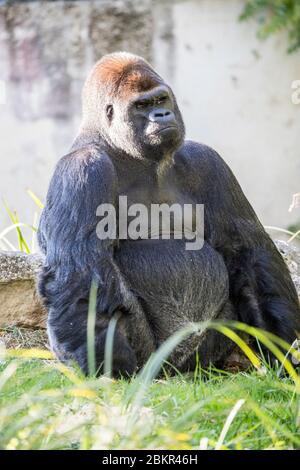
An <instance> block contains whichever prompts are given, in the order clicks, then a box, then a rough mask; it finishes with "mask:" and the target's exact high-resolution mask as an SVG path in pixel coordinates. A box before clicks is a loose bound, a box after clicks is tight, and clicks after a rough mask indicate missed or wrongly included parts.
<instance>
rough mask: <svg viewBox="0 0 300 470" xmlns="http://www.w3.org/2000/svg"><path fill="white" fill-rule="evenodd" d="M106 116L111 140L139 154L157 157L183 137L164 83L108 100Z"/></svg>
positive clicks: (176, 145)
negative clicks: (121, 97)
mask: <svg viewBox="0 0 300 470" xmlns="http://www.w3.org/2000/svg"><path fill="white" fill-rule="evenodd" d="M106 117H107V125H108V135H109V139H110V141H111V142H112V143H113V144H114V145H115V146H116V147H117V148H120V149H122V150H124V151H125V152H126V153H128V154H130V155H133V156H136V157H138V158H148V159H151V160H160V159H161V158H163V156H164V155H165V154H166V152H167V153H172V152H174V151H175V150H176V149H177V148H178V147H179V146H180V145H181V143H182V141H183V138H184V124H183V120H182V117H181V113H180V111H179V109H178V106H177V103H176V100H175V97H174V95H173V93H172V91H171V90H170V88H169V87H167V86H166V85H165V84H158V85H157V86H155V87H154V88H152V89H151V90H149V91H146V92H143V93H133V94H132V96H131V97H130V99H128V98H127V99H126V100H124V99H123V100H120V99H119V100H116V101H114V102H113V103H110V104H108V105H107V106H106Z"/></svg>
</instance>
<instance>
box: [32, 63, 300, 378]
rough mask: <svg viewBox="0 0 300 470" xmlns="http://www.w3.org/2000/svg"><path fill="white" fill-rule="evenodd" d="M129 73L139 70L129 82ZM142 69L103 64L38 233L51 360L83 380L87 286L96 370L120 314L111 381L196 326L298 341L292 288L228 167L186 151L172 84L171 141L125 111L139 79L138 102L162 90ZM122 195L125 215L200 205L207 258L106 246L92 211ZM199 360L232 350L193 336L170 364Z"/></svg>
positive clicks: (140, 115)
mask: <svg viewBox="0 0 300 470" xmlns="http://www.w3.org/2000/svg"><path fill="white" fill-rule="evenodd" d="M126 64H127V65H126ZM128 64H129V65H130V67H128ZM134 64H138V68H137V70H136V75H133V76H132V75H131V74H132V73H134V72H135V65H134ZM143 64H145V62H144V61H143V60H142V59H140V58H137V57H135V56H131V55H129V54H114V55H111V56H106V57H104V58H103V59H102V61H100V63H98V64H97V65H96V67H95V69H94V70H93V71H92V74H91V75H90V77H89V78H88V80H87V84H86V86H85V92H84V120H83V125H82V129H81V132H80V134H79V136H78V137H77V139H76V140H75V143H74V144H73V147H72V151H71V152H70V153H69V154H68V155H66V156H65V157H63V158H62V159H61V160H60V161H59V162H58V164H57V167H56V170H55V173H54V175H53V177H52V180H51V183H50V187H49V191H48V196H47V201H46V206H45V209H44V211H43V214H42V217H41V222H40V227H39V233H38V235H39V243H40V246H41V249H42V251H43V252H44V253H45V256H46V261H45V265H44V268H43V272H42V274H41V277H40V283H39V291H40V294H41V296H42V298H43V299H44V302H45V304H46V306H47V309H48V312H49V315H48V331H49V337H50V342H51V346H52V348H53V350H54V351H55V353H56V354H57V356H58V357H59V358H60V359H61V360H64V361H66V360H69V359H73V360H76V361H77V362H78V363H79V365H80V366H81V368H82V369H83V371H84V372H86V373H87V372H88V371H87V351H86V325H87V309H88V298H89V290H90V286H91V282H92V279H95V280H96V281H97V284H98V297H97V320H96V344H95V350H96V360H97V367H99V368H100V369H99V370H101V364H102V363H103V359H104V358H103V356H104V344H105V338H106V331H107V327H108V323H109V320H110V318H111V317H112V315H113V314H114V312H117V311H120V312H122V316H121V320H120V321H119V322H118V325H117V330H116V334H115V341H114V351H113V353H114V354H113V356H114V361H113V372H114V375H119V374H123V375H131V374H132V373H133V372H134V371H135V370H136V368H139V367H141V366H142V365H143V364H144V363H145V361H146V360H147V359H148V357H149V356H150V354H151V353H152V352H153V351H154V350H155V349H156V348H157V347H158V346H159V345H160V344H161V343H162V342H163V341H164V340H165V339H166V338H168V336H170V334H172V333H173V332H175V331H176V330H178V329H179V328H180V327H182V326H184V325H186V324H187V323H188V322H191V321H202V320H207V319H217V318H224V319H236V320H241V321H243V322H246V323H248V324H250V325H254V326H258V327H260V328H264V329H266V330H268V331H271V332H273V333H275V334H277V335H278V336H280V337H281V338H284V339H285V340H287V341H288V342H289V343H291V342H292V341H293V340H294V339H295V337H296V335H297V332H299V331H300V310H299V302H298V298H297V294H296V291H295V287H294V285H293V282H292V280H291V278H290V275H289V272H288V270H287V267H286V266H285V263H284V261H283V259H282V257H281V255H280V254H279V252H278V251H277V249H276V247H275V246H274V244H273V242H272V241H271V239H270V238H269V236H268V235H267V234H266V232H265V230H264V229H263V227H262V225H261V224H260V222H259V220H258V219H257V217H256V215H255V213H254V211H253V209H252V207H251V206H250V204H249V202H248V201H247V199H246V197H245V196H244V194H243V192H242V190H241V188H240V186H239V184H238V183H237V181H236V179H235V177H234V176H233V174H232V172H231V171H230V169H229V168H228V166H227V165H226V164H225V163H224V161H223V160H222V159H221V157H220V156H219V155H218V154H217V153H216V152H215V151H214V150H212V149H211V148H209V147H207V146H205V145H201V144H198V143H195V142H190V141H184V126H183V122H182V118H181V115H180V112H179V109H178V107H177V104H176V100H175V97H174V95H173V93H172V92H171V90H170V89H169V88H168V87H167V86H166V85H165V87H166V88H167V93H168V98H167V102H166V104H164V105H163V108H165V109H167V110H169V111H170V116H174V122H175V124H176V129H175V130H174V128H173V129H171V130H170V132H166V133H165V134H164V137H160V134H151V132H152V130H153V126H154V128H155V129H158V128H159V125H160V124H159V123H156V122H155V123H154V124H153V122H151V123H150V124H151V126H152V127H151V126H150V124H149V122H150V121H148V119H147V111H143V112H139V111H135V112H134V113H133V111H132V108H130V107H129V106H128V103H129V101H130V102H131V98H132V97H136V96H137V90H135V88H134V87H135V84H136V82H138V81H139V80H140V82H139V83H137V84H138V85H139V91H138V96H139V97H141V96H143V93H148V92H149V90H148V88H149V87H150V92H151V90H152V88H153V89H154V90H155V86H157V87H159V86H161V85H162V84H163V81H162V79H161V78H160V77H158V75H157V74H155V72H154V71H152V72H151V74H150V75H151V76H150V77H149V80H148V81H147V73H150V72H147V71H148V70H149V67H150V66H149V65H148V64H147V65H143ZM126 67H127V68H128V70H127V68H126ZM103 70H104V72H103ZM143 70H144V72H145V73H144V75H143V74H142V72H141V71H143ZM118 73H119V75H120V73H121V76H122V80H121V81H120V80H119V81H118V80H117V78H118V76H117V75H118ZM156 79H157V83H155V80H156ZM114 80H115V82H116V83H118V90H117V91H116V89H115V88H114V87H113V84H114ZM141 81H142V82H141ZM149 81H150V82H151V86H150V85H149V83H148V82H149ZM122 83H124V90H125V91H126V96H127V98H126V99H125V98H124V96H123V95H124V93H125V91H124V90H123V95H122ZM125 85H126V86H125ZM130 86H131V87H132V93H131V95H130V89H129V91H128V87H130ZM126 87H127V88H126ZM147 87H148V88H147ZM140 88H142V89H143V91H140ZM144 88H145V90H144ZM86 102H87V103H86ZM153 106H155V105H153ZM107 109H109V110H110V112H109V113H107ZM154 109H155V108H154ZM160 109H161V106H160ZM172 119H173V118H172ZM149 126H150V127H149ZM155 126H156V127H155ZM153 135H155V136H156V137H155V138H154V137H153ZM122 142H124V146H122ZM119 195H127V197H128V204H132V203H143V204H146V205H147V206H148V207H149V206H150V204H151V203H162V202H168V203H170V204H172V203H174V202H177V203H180V204H184V203H191V202H192V203H203V204H205V244H204V247H203V248H202V249H201V250H199V251H186V250H185V246H184V240H148V241H146V240H137V241H130V240H128V241H123V240H114V241H113V240H104V241H103V240H99V239H98V238H97V235H96V225H97V223H98V221H99V219H98V218H97V217H96V208H97V207H98V206H99V204H101V203H113V204H117V198H118V196H119ZM196 350H198V352H199V355H200V361H201V363H202V364H203V365H207V364H209V363H210V362H214V363H218V364H220V363H222V361H223V360H224V359H226V357H227V356H228V354H229V352H230V350H231V344H230V342H228V340H226V339H225V338H223V337H222V336H220V335H219V334H215V333H204V334H202V335H193V336H191V337H190V338H188V339H187V340H185V341H184V342H183V343H182V344H181V345H179V346H178V347H177V348H176V350H175V351H174V352H173V353H172V355H171V358H170V360H171V362H172V363H173V364H174V366H176V367H177V368H178V369H180V370H187V369H189V368H190V367H191V366H192V365H193V356H194V353H195V351H196Z"/></svg>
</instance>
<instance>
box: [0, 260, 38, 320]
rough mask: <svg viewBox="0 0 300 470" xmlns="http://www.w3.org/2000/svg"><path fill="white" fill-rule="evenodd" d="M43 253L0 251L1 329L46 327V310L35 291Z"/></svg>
mask: <svg viewBox="0 0 300 470" xmlns="http://www.w3.org/2000/svg"><path fill="white" fill-rule="evenodd" d="M42 262H43V259H42V257H41V256H40V255H37V254H36V255H26V254H25V253H21V252H6V251H1V252H0V328H5V327H8V326H12V325H13V326H22V327H35V328H45V326H46V311H45V309H44V308H43V306H42V304H41V301H40V299H39V298H38V295H37V292H36V277H37V274H38V271H39V268H40V267H41V265H42Z"/></svg>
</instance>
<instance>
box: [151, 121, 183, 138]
mask: <svg viewBox="0 0 300 470" xmlns="http://www.w3.org/2000/svg"><path fill="white" fill-rule="evenodd" d="M174 129H175V130H177V126H176V125H175V124H172V125H170V126H165V127H159V128H158V129H157V130H155V131H153V132H151V134H150V135H158V134H163V133H164V132H166V131H170V130H174Z"/></svg>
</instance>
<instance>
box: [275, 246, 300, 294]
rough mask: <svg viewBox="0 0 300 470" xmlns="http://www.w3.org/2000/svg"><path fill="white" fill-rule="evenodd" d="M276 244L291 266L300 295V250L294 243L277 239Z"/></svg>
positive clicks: (290, 269)
mask: <svg viewBox="0 0 300 470" xmlns="http://www.w3.org/2000/svg"><path fill="white" fill-rule="evenodd" d="M275 244H276V246H277V249H278V251H279V252H280V253H281V255H282V257H283V259H284V260H285V262H286V264H287V266H288V268H289V271H290V273H291V276H292V279H293V281H294V284H295V286H296V289H297V292H298V296H299V297H300V251H299V250H298V249H297V248H296V247H295V246H294V245H291V244H290V243H287V242H284V241H282V240H276V241H275Z"/></svg>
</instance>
